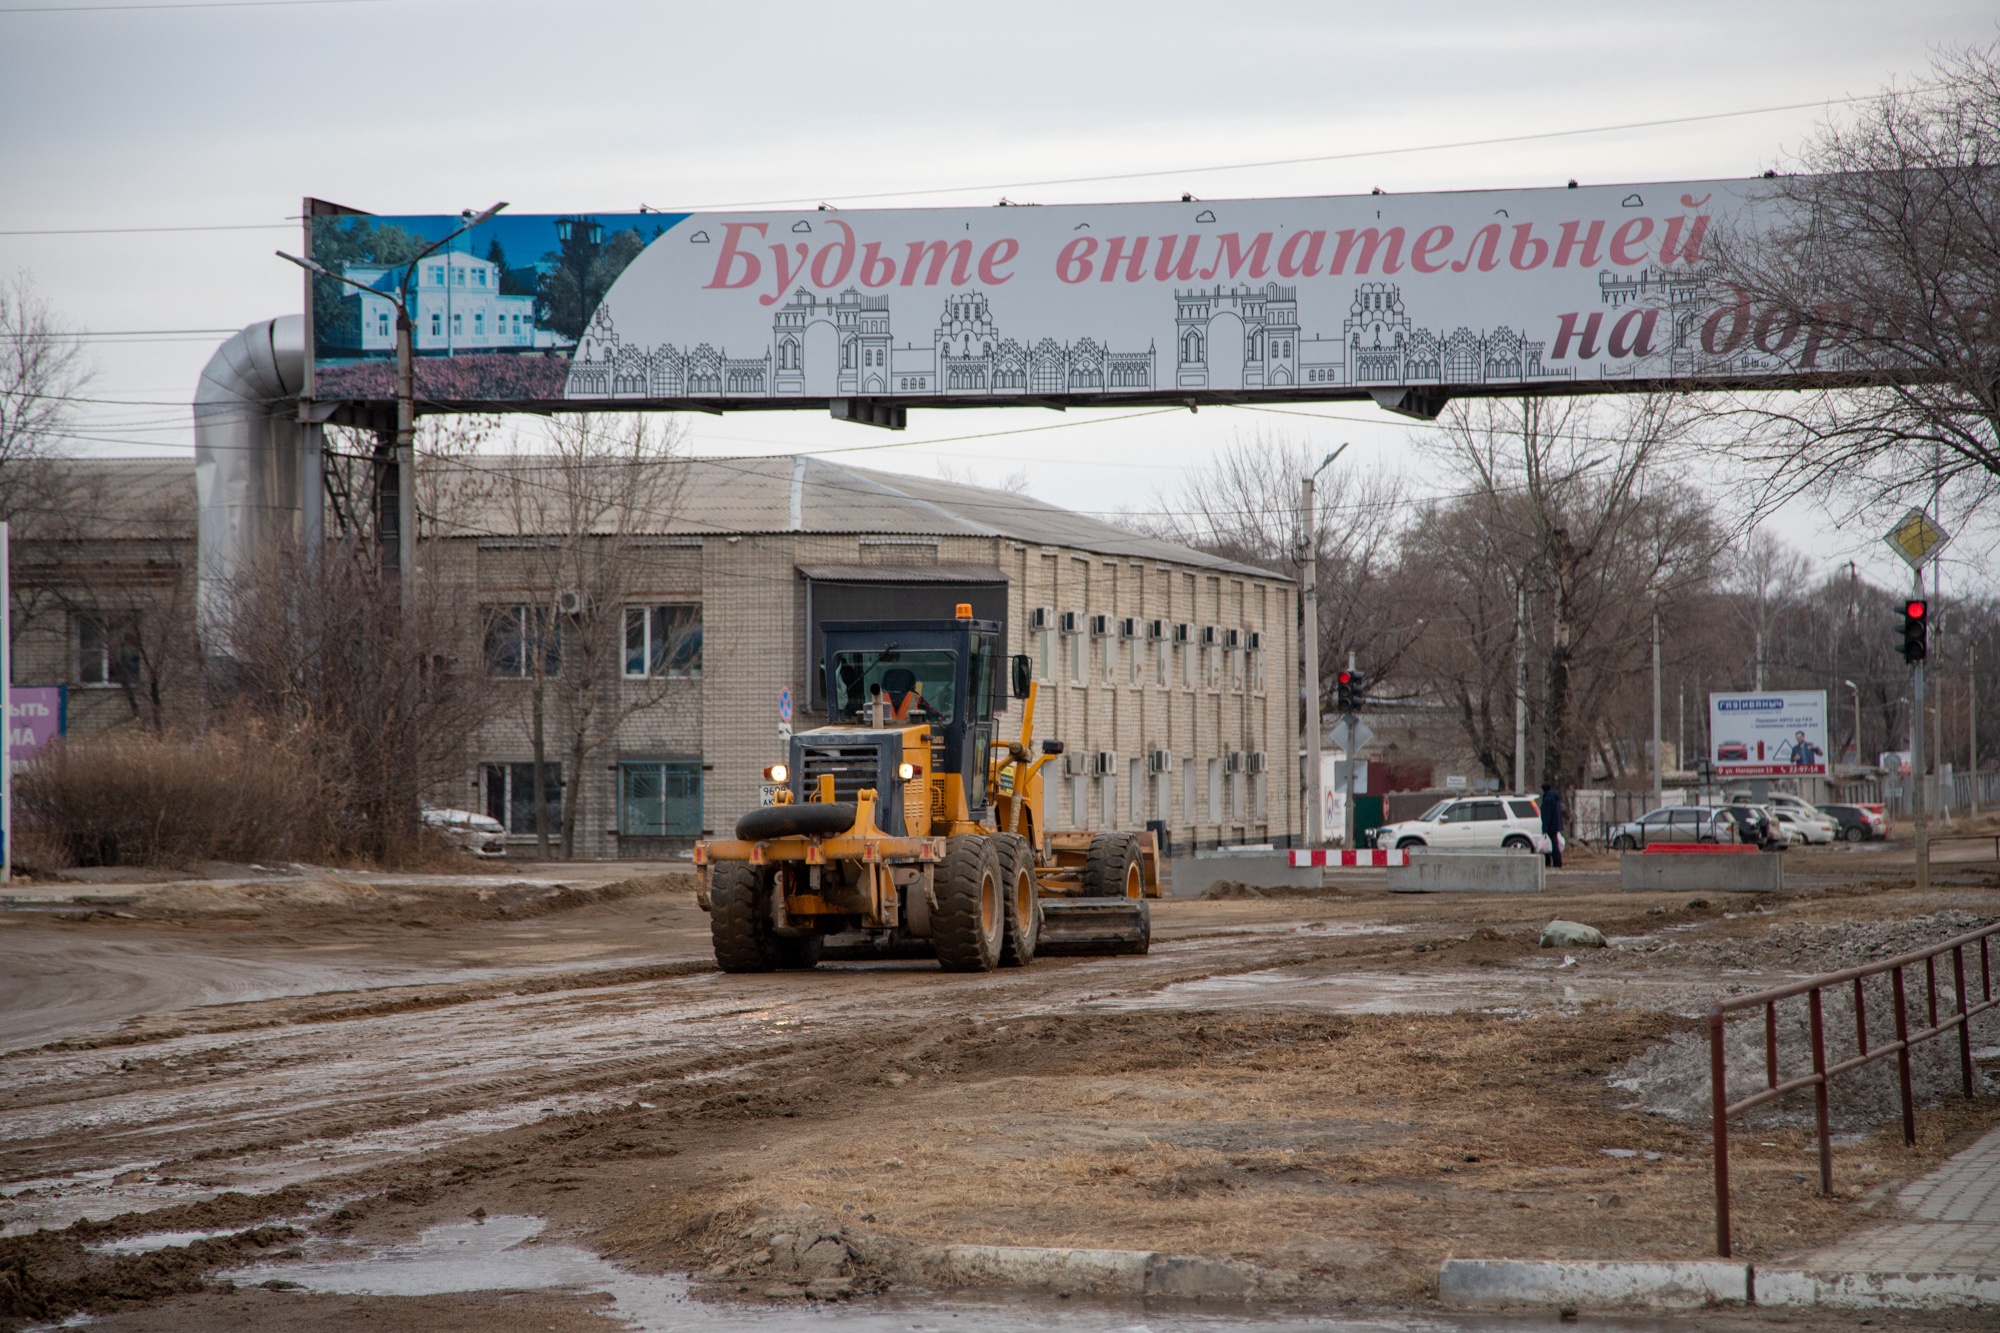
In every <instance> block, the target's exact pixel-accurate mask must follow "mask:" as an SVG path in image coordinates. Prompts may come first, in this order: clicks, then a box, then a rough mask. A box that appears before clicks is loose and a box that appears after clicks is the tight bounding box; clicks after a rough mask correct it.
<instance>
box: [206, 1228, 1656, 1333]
mask: <svg viewBox="0 0 2000 1333" xmlns="http://www.w3.org/2000/svg"><path fill="white" fill-rule="evenodd" d="M546 1225H547V1224H546V1223H545V1222H544V1221H543V1219H541V1218H539V1217H510V1216H500V1217H489V1218H487V1219H486V1220H485V1221H484V1222H483V1223H481V1222H454V1223H447V1224H445V1225H442V1226H434V1227H431V1228H429V1229H428V1230H426V1231H425V1232H424V1233H423V1234H422V1235H421V1236H419V1237H418V1238H417V1239H416V1240H415V1241H413V1242H407V1243H404V1244H400V1245H387V1246H382V1247H379V1248H375V1249H371V1250H365V1251H364V1250H361V1249H360V1248H359V1247H356V1246H348V1245H341V1246H338V1247H333V1248H336V1249H337V1250H338V1251H341V1252H344V1253H343V1254H342V1255H341V1257H331V1256H329V1257H327V1258H323V1259H317V1260H308V1261H305V1262H295V1263H285V1264H258V1265H255V1266H252V1267H248V1268H239V1269H235V1270H232V1271H229V1272H222V1273H217V1274H215V1275H214V1276H215V1277H216V1278H218V1279H228V1280H231V1281H234V1282H236V1283H237V1284H238V1285H242V1286H250V1285H255V1284H258V1283H264V1282H281V1283H296V1284H297V1285H298V1286H299V1287H302V1288H304V1289H305V1290H306V1291H309V1292H325V1293H339V1294H344V1295H367V1296H442V1295H449V1294H451V1293H453V1292H472V1291H520V1290H528V1289H542V1290H546V1289H550V1288H557V1289H569V1290H573V1291H575V1292H577V1293H578V1294H579V1295H581V1294H584V1293H595V1292H605V1293H607V1294H609V1295H610V1297H611V1299H612V1302H613V1304H612V1309H611V1314H612V1315H613V1317H615V1318H618V1319H621V1320H623V1321H624V1322H625V1323H626V1324H628V1325H630V1326H631V1327H633V1328H636V1329H640V1330H645V1333H655V1331H663V1330H669V1329H671V1330H674V1333H687V1331H690V1330H692V1331H696V1333H732V1331H734V1330H763V1329H772V1328H784V1329H796V1328H800V1327H808V1326H809V1327H826V1328H836V1329H839V1330H842V1331H843V1333H848V1331H850V1330H851V1331H852V1333H932V1331H933V1330H937V1331H942V1330H945V1329H950V1330H952V1331H953V1333H1013V1331H1014V1330H1019V1329H1021V1328H1024V1327H1030V1326H1032V1327H1036V1328H1040V1329H1043V1330H1056V1331H1058V1333H1063V1331H1073V1333H1206V1331H1208V1330H1218V1331H1226V1333H1297V1331H1298V1330H1305V1329H1324V1330H1334V1331H1336V1333H1512V1331H1513V1330H1518V1329H1520V1328H1522V1327H1523V1322H1524V1321H1522V1320H1520V1319H1517V1318H1509V1317H1504V1316H1467V1317H1465V1318H1462V1319H1452V1318H1408V1317H1399V1316H1385V1317H1381V1318H1368V1317H1362V1318H1339V1319H1328V1318H1325V1317H1323V1316H1321V1317H1310V1316H1286V1317H1267V1316H1257V1315H1250V1314H1244V1315H1229V1314H1218V1313H1216V1312H1214V1311H1213V1309H1207V1310H1200V1311H1195V1310H1178V1309H1171V1308H1170V1309H1165V1310H1162V1309H1159V1308H1148V1307H1146V1306H1145V1305H1144V1304H1142V1303H1140V1302H1136V1301H1129V1302H1119V1301H1103V1302H1099V1301H1081V1300H1070V1301H1057V1300H1054V1299H1051V1298H1048V1297H1042V1296H1036V1295H1023V1294H1019V1293H1015V1294H1012V1295H1010V1296H1006V1297H998V1296H988V1297H947V1298H930V1299H922V1300H919V1299H915V1298H896V1297H889V1298H883V1299H877V1300H864V1301H861V1302H857V1303H855V1304H851V1305H850V1304H825V1305H818V1304H814V1305H807V1304H803V1303H801V1302H797V1301H785V1302H781V1303H776V1304H770V1305H737V1304H730V1303H710V1302H705V1301H698V1300H695V1299H694V1298H693V1297H692V1296H691V1295H689V1292H688V1283H687V1281H686V1280H685V1279H684V1278H680V1277H648V1276H646V1275H644V1274H640V1273H628V1272H626V1271H625V1270H624V1269H622V1268H619V1267H617V1266H616V1265H613V1264H610V1263H607V1262H606V1261H605V1260H603V1259H601V1258H599V1257H598V1256H597V1255H594V1254H592V1253H590V1252H589V1251H588V1250H584V1249H581V1248H579V1247H577V1246H573V1245H560V1244H549V1245H542V1244H534V1243H531V1242H533V1241H534V1240H535V1238H536V1237H537V1236H539V1235H540V1234H541V1232H542V1230H543V1228H544V1227H545V1226H546ZM1532 1322H1533V1323H1534V1324H1535V1325H1536V1326H1538V1327H1539V1326H1545V1325H1546V1324H1547V1322H1548V1320H1547V1317H1546V1316H1545V1315H1544V1316H1542V1317H1540V1318H1539V1319H1536V1320H1533V1321H1532ZM1572 1326H1573V1327H1578V1328H1593V1327H1595V1328H1611V1327H1616V1328H1619V1329H1622V1330H1625V1331H1626V1333H1636V1330H1637V1329H1638V1328H1639V1327H1640V1326H1638V1325H1634V1324H1632V1323H1630V1322H1621V1323H1618V1324H1616V1325H1607V1324H1597V1323H1593V1322H1592V1321H1588V1320H1586V1321H1583V1322H1580V1323H1576V1324H1573V1325H1572ZM1645 1327H1648V1328H1650V1327H1652V1325H1650V1324H1648V1325H1646V1326H1645Z"/></svg>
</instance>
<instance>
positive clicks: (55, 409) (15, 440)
mask: <svg viewBox="0 0 2000 1333" xmlns="http://www.w3.org/2000/svg"><path fill="white" fill-rule="evenodd" d="M89 380H90V372H89V371H88V369H87V368H86V367H85V366H84V363H83V350H82V345H81V344H80V343H79V342H78V341H77V340H76V339H75V338H74V337H72V336H70V335H68V334H66V333H64V332H63V331H62V330H61V328H60V327H59V325H58V323H57V321H56V319H55V317H54V315H53V313H52V312H51V310H50V308H49V305H48V302H46V301H44V300H42V299H41V298H40V297H39V296H37V295H36V294H35V289H34V285H33V284H32V283H31V282H30V281H29V280H28V275H27V274H25V273H17V274H15V275H14V276H13V277H12V278H10V279H0V518H12V517H13V516H14V513H15V510H16V508H17V507H18V506H19V505H20V504H21V503H22V502H23V501H24V500H25V499H27V498H28V494H31V493H32V488H30V489H29V491H28V493H24V483H25V482H27V481H28V480H29V477H30V474H32V473H34V472H36V471H37V469H35V468H34V467H33V465H34V464H35V463H37V462H39V461H40V460H43V459H46V458H47V457H49V455H50V454H51V453H53V452H54V449H55V444H56V441H57V440H59V439H61V438H62V434H63V431H64V430H65V429H66V428H67V427H68V425H69V422H70V420H71V418H72V417H74V416H75V412H76V396H77V395H78V394H79V393H81V392H82V390H83V388H84V386H85V385H86V384H87V383H88V382H89ZM37 498H39V499H41V500H44V501H46V500H47V499H48V498H49V497H47V496H45V495H44V496H39V497H37Z"/></svg>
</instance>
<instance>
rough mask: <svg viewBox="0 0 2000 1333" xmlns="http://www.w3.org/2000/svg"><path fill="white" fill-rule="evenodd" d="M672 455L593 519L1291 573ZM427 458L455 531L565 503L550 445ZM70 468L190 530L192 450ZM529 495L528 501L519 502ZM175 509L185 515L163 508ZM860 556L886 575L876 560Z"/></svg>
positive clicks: (786, 462) (940, 500) (888, 487)
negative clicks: (674, 459) (975, 541)
mask: <svg viewBox="0 0 2000 1333" xmlns="http://www.w3.org/2000/svg"><path fill="white" fill-rule="evenodd" d="M671 466H672V468H673V469H674V473H675V474H676V475H674V476H672V477H670V478H669V479H668V480H666V481H665V482H663V483H662V484H659V485H657V486H655V485H650V484H649V485H647V486H646V487H645V488H644V489H645V491H646V492H647V495H646V498H645V499H644V500H642V501H641V502H640V507H641V508H642V510H644V511H645V512H643V513H642V514H641V515H640V516H639V518H638V521H637V522H633V523H628V524H622V525H621V524H617V523H615V522H612V521H609V520H608V519H599V520H598V521H596V522H594V523H593V524H592V526H593V528H594V529H595V530H597V531H600V532H603V533H605V534H606V535H609V534H610V533H611V532H613V531H618V530H622V531H624V532H626V533H627V534H628V535H648V536H689V537H694V536H738V535H743V536H749V535H756V534H764V533H781V532H801V533H822V534H825V533H842V534H846V533H851V534H854V535H856V536H861V537H867V536H871V535H874V536H890V537H897V536H907V537H997V538H1001V539H1003V540H1008V541H1016V542H1022V543H1026V544H1028V545H1034V546H1060V547H1066V548H1069V549H1072V550H1078V551H1088V552H1091V553H1093V554H1098V555H1108V556H1118V557H1123V558H1126V559H1132V560H1160V561H1170V562H1173V563H1175V564H1181V565H1191V566H1194V567H1197V568H1203V569H1212V570H1216V571H1218V572H1227V573H1232V574H1239V575H1243V576H1245V577H1252V578H1260V579H1271V580H1274V581H1278V582H1286V581H1288V580H1286V579H1285V576H1284V575H1282V574H1277V573H1274V572H1272V571H1271V570H1268V569H1260V568H1258V567H1256V566H1253V565H1245V564H1240V563H1238V562H1236V561H1232V560H1225V559H1223V558H1221V557H1220V556H1214V555H1209V554H1207V553H1206V552H1202V551H1197V550H1194V549H1192V548H1190V547H1186V546H1181V545H1177V544H1176V543H1173V542H1168V541H1162V540H1160V539H1158V538H1155V537H1148V536H1145V535H1143V534H1141V533H1137V532H1133V531H1131V530H1130V529H1128V528H1122V527H1119V526H1118V525H1117V524H1115V523H1108V522H1106V521H1104V520H1103V519H1099V518H1093V517H1091V516H1089V515H1086V514H1079V513H1076V512H1075V511H1073V510H1068V509H1064V508H1062V507H1061V506H1059V505H1053V504H1049V503H1048V502H1046V501H1043V500H1037V499H1034V498H1032V497H1030V496H1026V495H1017V494H1014V493H1012V492H1010V491H1002V490H995V489H992V488H990V487H985V486H972V485H967V484H966V483H964V482H957V481H944V480H941V479H938V478H934V477H913V476H906V475H904V474H901V473H895V472H878V471H875V470H873V469H869V468H858V467H851V466H848V465H846V464H843V463H835V462H829V461H828V460H826V459H824V458H816V457H812V456H809V455H804V454H779V455H772V456H769V457H763V458H695V459H689V460H686V461H684V462H679V463H675V464H673V465H671ZM425 467H426V470H427V471H429V472H430V474H431V476H430V478H429V482H430V483H431V484H433V485H434V486H435V490H434V492H433V493H435V494H438V495H440V496H442V497H446V498H445V499H444V500H443V502H442V503H443V507H444V508H445V515H444V517H445V520H446V530H447V531H452V532H455V533H457V534H458V535H460V536H465V537H524V536H532V535H534V534H533V533H531V532H526V531H523V530H522V529H523V527H524V526H532V525H534V524H535V523H537V522H540V523H544V524H545V523H546V522H547V518H548V515H550V514H551V513H553V512H556V511H560V510H564V509H566V508H567V506H565V505H561V504H557V503H554V501H555V500H556V499H557V498H558V497H560V496H561V495H562V492H563V481H562V472H561V469H560V467H559V466H558V465H556V464H554V463H552V462H550V461H549V460H547V459H546V458H543V457H538V456H519V455H476V456H473V457H469V458H460V459H452V460H435V461H427V463H426V465H425ZM62 469H63V472H64V474H65V476H66V477H71V478H74V481H75V484H76V485H79V486H83V487H85V488H86V489H87V492H88V494H89V495H90V496H91V505H92V507H93V508H94V509H95V510H96V511H97V513H96V514H95V515H93V516H92V520H91V522H90V526H91V527H92V529H93V530H94V531H97V532H101V533H104V534H105V535H113V534H116V535H121V536H151V535H159V536H187V535H191V528H192V523H193V519H194V463H193V461H192V460H190V459H178V458H165V459H150V458H147V459H138V458H77V459H65V460H63V461H62ZM600 489H602V488H600ZM521 497H525V498H526V499H528V500H529V501H531V503H526V504H523V503H517V502H516V501H517V499H518V498H521ZM588 508H589V507H588V506H586V509H588ZM177 512H178V515H179V517H178V521H177V522H176V521H175V520H174V519H171V518H169V517H168V516H169V515H173V514H176V513H177ZM538 515H539V517H537V516H538ZM857 568H866V569H870V570H873V571H874V572H873V573H872V574H871V575H870V577H873V578H880V577H882V575H881V572H880V567H878V566H857ZM815 577H818V576H817V575H816V576H815Z"/></svg>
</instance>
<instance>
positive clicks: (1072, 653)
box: [1069, 634, 1084, 685]
mask: <svg viewBox="0 0 2000 1333" xmlns="http://www.w3.org/2000/svg"><path fill="white" fill-rule="evenodd" d="M1069 678H1070V683H1071V684H1075V685H1081V684H1083V683H1084V675H1083V635H1081V634H1072V635H1070V636H1069Z"/></svg>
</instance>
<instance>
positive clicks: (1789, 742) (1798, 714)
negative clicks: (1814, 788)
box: [1708, 690, 1826, 779]
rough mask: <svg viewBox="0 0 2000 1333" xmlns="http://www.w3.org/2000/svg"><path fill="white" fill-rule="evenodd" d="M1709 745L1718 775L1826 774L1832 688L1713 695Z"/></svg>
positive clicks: (1710, 758)
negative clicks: (1828, 704) (1829, 691)
mask: <svg viewBox="0 0 2000 1333" xmlns="http://www.w3.org/2000/svg"><path fill="white" fill-rule="evenodd" d="M1708 745H1709V750H1708V757H1709V761H1710V762H1711V763H1713V764H1714V765H1715V776H1716V777H1718V778H1722V779H1728V778H1776V777H1825V776H1826V691H1825V690H1778V691H1771V692H1768V693H1765V692H1759V693H1755V694H1711V695H1709V696H1708Z"/></svg>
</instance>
